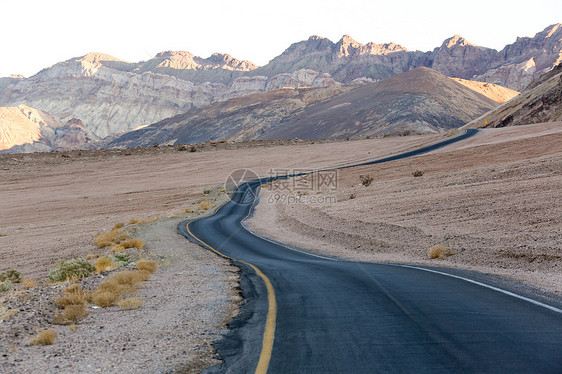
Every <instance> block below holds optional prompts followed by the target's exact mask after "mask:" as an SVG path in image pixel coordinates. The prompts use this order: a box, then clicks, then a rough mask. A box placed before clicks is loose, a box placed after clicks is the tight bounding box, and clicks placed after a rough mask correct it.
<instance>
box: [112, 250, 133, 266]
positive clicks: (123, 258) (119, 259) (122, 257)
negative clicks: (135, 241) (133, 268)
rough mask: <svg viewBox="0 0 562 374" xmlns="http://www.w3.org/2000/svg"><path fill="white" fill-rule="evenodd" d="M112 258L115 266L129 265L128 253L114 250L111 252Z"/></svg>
mask: <svg viewBox="0 0 562 374" xmlns="http://www.w3.org/2000/svg"><path fill="white" fill-rule="evenodd" d="M113 258H114V259H115V262H116V264H117V267H123V266H127V265H129V263H130V262H131V258H130V257H129V255H128V254H126V253H122V252H116V253H114V254H113Z"/></svg>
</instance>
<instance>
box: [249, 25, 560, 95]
mask: <svg viewBox="0 0 562 374" xmlns="http://www.w3.org/2000/svg"><path fill="white" fill-rule="evenodd" d="M560 61H562V25H561V24H556V25H551V26H549V27H547V28H546V29H544V30H543V31H541V32H539V33H537V34H536V35H535V36H534V37H532V38H529V37H525V38H517V40H516V41H515V43H513V44H510V45H507V46H506V47H505V48H504V49H502V50H501V51H499V52H498V51H496V50H494V49H490V48H484V47H480V46H476V45H473V44H471V43H470V42H468V41H467V40H466V39H465V38H463V37H461V36H459V35H454V36H453V37H451V38H448V39H446V40H445V41H444V42H443V43H442V44H441V46H440V47H438V48H435V49H434V50H433V51H429V52H420V51H408V50H407V49H406V48H404V47H402V46H400V45H397V44H394V43H388V44H375V43H368V44H365V45H363V44H361V43H358V42H357V41H355V40H353V39H352V38H351V37H350V36H347V35H345V36H343V37H342V38H341V39H340V40H339V41H338V42H337V43H333V42H332V41H330V40H328V39H326V38H322V37H319V36H311V37H310V38H309V39H308V40H305V41H301V42H298V43H294V44H292V45H291V46H290V47H289V48H288V49H287V50H285V52H283V53H282V54H281V55H280V56H278V57H275V58H274V59H273V60H271V61H270V62H269V63H268V64H267V65H265V66H263V67H260V68H257V69H255V70H252V71H250V72H249V73H248V74H249V75H254V74H255V75H266V76H270V75H272V74H278V73H280V72H290V71H294V70H298V69H304V68H306V69H312V70H316V71H319V72H322V73H328V74H330V75H331V76H332V77H333V78H334V79H335V80H337V81H340V82H344V83H346V82H351V81H352V80H354V79H358V78H369V79H373V80H380V79H384V78H388V77H390V76H393V75H396V74H399V73H403V72H406V71H408V70H412V69H415V68H417V67H421V66H425V67H430V68H432V69H434V70H437V71H439V72H441V73H443V74H445V75H447V76H449V77H454V78H463V79H470V80H476V81H483V82H488V83H495V84H499V85H502V86H505V87H508V88H511V89H514V90H517V91H519V90H521V89H523V88H524V87H525V86H527V85H528V84H529V83H530V82H531V81H533V80H534V79H536V78H538V77H539V76H540V75H542V74H543V73H545V72H547V71H549V70H550V69H552V67H553V66H555V65H556V64H557V63H558V62H560Z"/></svg>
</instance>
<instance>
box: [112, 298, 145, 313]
mask: <svg viewBox="0 0 562 374" xmlns="http://www.w3.org/2000/svg"><path fill="white" fill-rule="evenodd" d="M143 304H144V301H142V300H141V299H138V298H136V297H128V298H126V299H123V300H119V302H117V306H118V307H119V308H121V309H125V310H131V309H137V308H140V307H141V306H143Z"/></svg>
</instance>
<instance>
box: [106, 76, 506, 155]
mask: <svg viewBox="0 0 562 374" xmlns="http://www.w3.org/2000/svg"><path fill="white" fill-rule="evenodd" d="M495 106H497V104H496V103H495V102H494V101H492V100H490V99H488V98H487V97H484V96H483V95H481V94H479V93H477V92H474V91H472V90H471V89H469V88H467V87H465V86H463V85H462V84H460V83H457V82H455V81H453V80H451V79H449V78H447V77H445V76H444V75H442V74H441V73H438V72H436V71H434V70H431V69H429V68H419V69H415V70H412V71H410V72H407V73H403V74H400V75H398V76H396V77H393V78H389V79H386V80H384V81H381V82H376V83H371V84H367V85H364V86H358V87H357V86H355V87H354V86H332V87H327V88H315V89H284V90H277V91H273V92H268V93H265V94H256V95H251V96H246V97H242V98H238V99H233V100H229V101H226V102H223V103H216V104H213V105H211V106H209V107H207V108H203V109H200V110H196V111H193V110H192V111H189V112H187V113H185V114H183V115H179V116H176V117H172V118H169V119H167V120H164V121H161V122H159V123H156V124H154V125H151V126H148V127H146V128H143V129H140V130H137V131H134V132H130V133H127V134H125V135H123V136H121V137H120V138H118V139H116V140H115V141H113V142H112V143H110V144H109V146H146V145H151V144H154V143H159V144H189V143H199V142H205V141H209V140H236V141H243V140H252V139H288V138H295V137H297V138H303V139H304V138H306V139H336V138H346V137H351V136H372V135H377V134H402V133H404V131H408V132H415V133H428V132H440V131H444V130H447V129H450V128H454V127H459V126H461V125H463V124H465V123H466V122H468V121H470V120H471V119H473V118H475V117H477V116H479V115H481V114H482V113H484V112H486V111H488V110H490V109H491V108H494V107H495Z"/></svg>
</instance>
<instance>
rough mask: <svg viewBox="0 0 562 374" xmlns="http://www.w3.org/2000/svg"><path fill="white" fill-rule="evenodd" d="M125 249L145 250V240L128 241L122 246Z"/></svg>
mask: <svg viewBox="0 0 562 374" xmlns="http://www.w3.org/2000/svg"><path fill="white" fill-rule="evenodd" d="M120 245H121V246H122V247H123V248H125V249H126V248H137V249H143V248H144V240H142V239H128V240H126V241H124V242H122V243H121V244H120Z"/></svg>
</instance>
